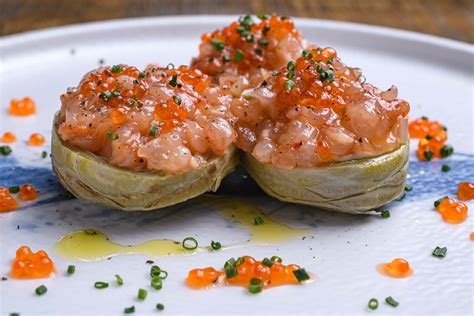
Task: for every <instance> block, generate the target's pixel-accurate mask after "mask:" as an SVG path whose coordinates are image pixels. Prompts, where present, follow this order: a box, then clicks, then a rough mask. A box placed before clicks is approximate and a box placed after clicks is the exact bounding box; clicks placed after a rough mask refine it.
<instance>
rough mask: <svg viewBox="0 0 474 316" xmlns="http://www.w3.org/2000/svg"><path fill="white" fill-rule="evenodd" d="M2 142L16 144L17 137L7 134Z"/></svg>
mask: <svg viewBox="0 0 474 316" xmlns="http://www.w3.org/2000/svg"><path fill="white" fill-rule="evenodd" d="M0 140H1V141H2V142H4V143H14V142H16V135H15V134H13V133H12V132H5V133H4V134H3V136H2V138H1V139H0Z"/></svg>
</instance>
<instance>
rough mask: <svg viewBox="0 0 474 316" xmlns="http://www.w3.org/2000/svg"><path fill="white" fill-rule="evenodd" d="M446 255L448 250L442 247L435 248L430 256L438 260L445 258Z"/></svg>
mask: <svg viewBox="0 0 474 316" xmlns="http://www.w3.org/2000/svg"><path fill="white" fill-rule="evenodd" d="M447 253H448V248H446V247H443V248H440V247H436V248H435V250H433V253H432V255H433V256H435V257H438V258H444V257H446V254H447Z"/></svg>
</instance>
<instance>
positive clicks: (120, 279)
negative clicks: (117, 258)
mask: <svg viewBox="0 0 474 316" xmlns="http://www.w3.org/2000/svg"><path fill="white" fill-rule="evenodd" d="M115 281H116V282H117V285H120V286H122V285H123V279H122V277H121V276H120V275H118V274H116V275H115Z"/></svg>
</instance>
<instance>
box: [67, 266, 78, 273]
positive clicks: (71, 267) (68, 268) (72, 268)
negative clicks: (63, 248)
mask: <svg viewBox="0 0 474 316" xmlns="http://www.w3.org/2000/svg"><path fill="white" fill-rule="evenodd" d="M74 272H76V266H73V265H70V266H68V267H67V274H69V275H71V274H74Z"/></svg>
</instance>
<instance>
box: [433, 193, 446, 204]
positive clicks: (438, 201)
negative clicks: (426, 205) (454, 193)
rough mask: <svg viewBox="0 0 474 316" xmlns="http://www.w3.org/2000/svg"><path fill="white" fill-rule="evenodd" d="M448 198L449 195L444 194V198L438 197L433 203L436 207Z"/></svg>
mask: <svg viewBox="0 0 474 316" xmlns="http://www.w3.org/2000/svg"><path fill="white" fill-rule="evenodd" d="M447 198H448V197H447V196H443V197H442V198H440V199H437V200H436V201H434V203H433V204H434V207H438V206H439V205H440V204H441V202H443V200H444V199H447Z"/></svg>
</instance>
